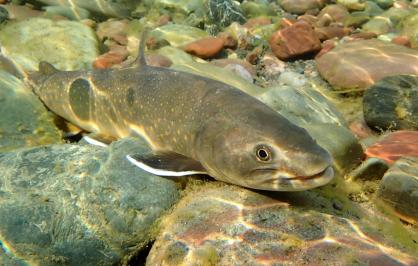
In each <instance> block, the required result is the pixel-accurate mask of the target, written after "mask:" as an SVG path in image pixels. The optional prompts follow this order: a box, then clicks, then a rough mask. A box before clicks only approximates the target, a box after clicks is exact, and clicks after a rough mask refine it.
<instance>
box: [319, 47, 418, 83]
mask: <svg viewBox="0 0 418 266" xmlns="http://www.w3.org/2000/svg"><path fill="white" fill-rule="evenodd" d="M316 64H317V68H318V71H319V73H320V74H321V76H322V77H323V78H325V79H326V80H327V81H328V82H329V83H330V84H331V85H333V87H334V89H335V90H347V89H350V90H353V91H354V90H359V91H361V90H364V89H366V88H368V87H370V86H371V85H373V84H374V83H375V82H376V81H378V80H381V79H382V78H384V77H387V76H393V75H404V74H409V75H418V67H417V66H418V51H417V50H414V49H410V48H407V47H404V46H401V45H396V44H393V43H390V42H384V41H380V40H377V39H371V40H359V41H353V42H345V43H341V44H339V45H338V46H336V47H335V48H334V49H332V50H331V51H329V52H327V53H325V54H323V55H321V56H317V57H316Z"/></svg>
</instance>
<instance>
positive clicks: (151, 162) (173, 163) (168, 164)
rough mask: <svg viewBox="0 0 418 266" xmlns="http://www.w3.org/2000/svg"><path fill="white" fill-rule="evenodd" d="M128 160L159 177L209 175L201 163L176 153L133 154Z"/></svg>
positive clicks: (128, 156)
mask: <svg viewBox="0 0 418 266" xmlns="http://www.w3.org/2000/svg"><path fill="white" fill-rule="evenodd" d="M126 158H127V159H128V160H129V161H130V162H131V163H132V164H134V165H135V166H137V167H139V168H141V169H142V170H144V171H146V172H149V173H151V174H154V175H159V176H187V175H196V174H207V171H206V169H205V168H204V167H203V166H202V164H201V163H200V162H198V161H196V160H194V159H192V158H189V157H187V156H184V155H181V154H178V153H175V152H163V153H155V154H133V155H127V156H126Z"/></svg>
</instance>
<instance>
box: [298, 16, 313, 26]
mask: <svg viewBox="0 0 418 266" xmlns="http://www.w3.org/2000/svg"><path fill="white" fill-rule="evenodd" d="M298 20H303V21H306V22H308V23H309V24H311V25H312V26H315V24H316V22H317V21H318V18H317V17H315V16H312V15H302V16H299V17H298Z"/></svg>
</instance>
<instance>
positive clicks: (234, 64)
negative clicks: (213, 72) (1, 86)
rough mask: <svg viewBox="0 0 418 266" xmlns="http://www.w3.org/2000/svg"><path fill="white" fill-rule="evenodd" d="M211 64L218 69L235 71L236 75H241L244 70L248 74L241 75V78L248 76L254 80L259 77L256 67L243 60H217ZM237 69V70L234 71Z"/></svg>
mask: <svg viewBox="0 0 418 266" xmlns="http://www.w3.org/2000/svg"><path fill="white" fill-rule="evenodd" d="M210 63H211V64H213V65H215V66H218V67H226V68H227V69H229V70H232V71H234V72H235V73H237V74H239V73H240V72H242V70H241V69H243V70H244V71H245V72H246V73H247V74H245V73H242V74H239V75H240V76H248V75H249V77H250V78H251V80H253V78H254V77H255V76H256V75H257V71H256V70H255V67H254V66H253V65H251V64H250V63H248V62H247V61H244V60H241V59H232V58H231V59H230V58H227V59H216V60H212V61H210ZM238 66H239V67H238ZM234 69H235V70H234Z"/></svg>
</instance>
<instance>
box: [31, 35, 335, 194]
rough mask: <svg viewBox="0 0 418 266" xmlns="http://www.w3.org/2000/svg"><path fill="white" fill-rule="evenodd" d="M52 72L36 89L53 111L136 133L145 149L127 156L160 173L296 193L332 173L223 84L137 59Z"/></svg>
mask: <svg viewBox="0 0 418 266" xmlns="http://www.w3.org/2000/svg"><path fill="white" fill-rule="evenodd" d="M145 39H146V38H145V36H144V35H143V36H141V41H140V45H139V51H138V57H137V59H136V63H135V64H134V65H133V66H131V67H126V68H123V69H93V70H83V71H81V70H80V71H60V70H58V69H56V68H55V67H54V66H52V65H51V64H49V63H47V62H40V64H39V69H38V71H35V72H34V73H31V74H30V75H29V80H30V83H31V86H32V89H33V91H34V92H35V94H36V95H37V96H38V97H39V98H40V99H41V101H42V102H43V103H44V104H45V106H46V107H47V108H48V109H49V110H51V111H52V112H53V113H55V114H57V115H58V116H60V117H62V118H64V119H66V120H68V121H70V122H71V123H73V124H75V125H76V126H78V127H80V128H81V129H83V130H85V131H88V132H92V133H93V134H95V135H96V136H103V139H106V138H107V137H111V138H113V139H118V138H124V137H129V136H133V137H141V138H143V139H145V140H146V141H147V143H148V144H149V146H150V147H151V150H152V152H150V153H147V154H127V155H126V158H127V159H128V160H129V161H130V162H131V163H133V164H134V165H136V166H138V167H139V168H141V169H143V170H145V171H147V172H150V173H152V174H155V175H159V176H166V177H175V176H187V175H195V174H204V175H209V176H211V177H213V178H214V179H215V180H219V181H223V182H226V183H230V184H235V185H238V186H243V187H247V188H251V189H258V190H269V191H301V190H307V189H311V188H315V187H318V186H322V185H325V184H327V183H328V182H330V181H331V180H332V179H333V176H334V170H333V167H332V162H333V161H332V157H331V155H330V153H329V152H328V151H326V150H325V149H324V148H322V147H321V146H320V145H319V144H318V143H317V142H316V141H315V140H314V139H313V138H312V137H311V136H310V135H309V133H308V132H307V131H306V130H305V129H303V128H301V127H299V126H297V125H295V124H293V123H291V122H290V121H289V120H287V119H286V118H285V117H283V116H282V115H280V114H279V113H277V112H276V111H275V110H273V109H271V108H270V107H268V106H267V105H266V104H264V103H262V102H261V101H260V100H258V99H256V98H255V97H253V96H251V95H249V94H246V93H245V92H243V91H241V90H240V89H238V88H235V87H232V86H230V85H227V84H225V83H223V82H220V81H216V80H213V79H209V78H205V77H202V76H198V75H195V74H191V73H187V72H182V71H178V70H173V69H170V68H162V67H154V66H150V65H148V64H147V63H146V61H145V55H144V46H145V44H144V41H145Z"/></svg>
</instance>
